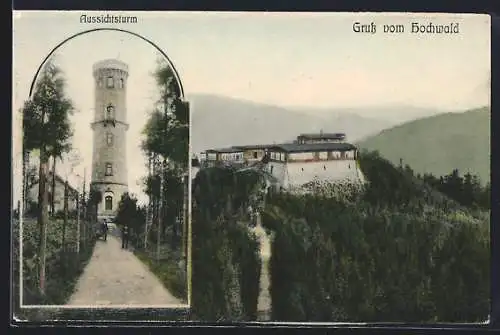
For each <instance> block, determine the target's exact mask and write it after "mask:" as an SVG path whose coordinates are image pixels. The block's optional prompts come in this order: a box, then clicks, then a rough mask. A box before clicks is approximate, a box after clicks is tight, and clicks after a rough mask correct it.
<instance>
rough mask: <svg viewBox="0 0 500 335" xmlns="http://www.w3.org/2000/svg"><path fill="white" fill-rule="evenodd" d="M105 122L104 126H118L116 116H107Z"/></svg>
mask: <svg viewBox="0 0 500 335" xmlns="http://www.w3.org/2000/svg"><path fill="white" fill-rule="evenodd" d="M103 122H104V127H107V126H108V125H112V126H113V127H116V119H114V118H106V119H104V120H103Z"/></svg>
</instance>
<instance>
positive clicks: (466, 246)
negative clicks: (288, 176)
mask: <svg viewBox="0 0 500 335" xmlns="http://www.w3.org/2000/svg"><path fill="white" fill-rule="evenodd" d="M360 166H361V169H362V171H363V173H364V174H365V176H366V178H367V180H368V181H369V182H368V184H367V185H366V186H365V187H364V188H362V189H359V188H352V190H353V192H351V193H350V194H344V195H342V196H336V197H332V196H331V194H332V192H331V191H328V190H327V191H326V192H315V193H309V194H301V195H298V194H290V193H277V192H268V193H267V195H265V196H263V192H262V190H263V189H265V186H264V185H265V176H264V175H263V174H262V173H261V172H260V171H248V170H247V171H244V172H242V171H239V170H236V169H234V168H211V169H203V170H201V171H200V172H199V174H198V175H197V177H196V179H195V181H194V184H193V217H192V226H193V245H192V250H193V251H192V257H193V263H192V269H193V270H192V271H193V284H192V285H193V292H192V308H193V317H194V318H195V319H203V320H232V321H237V320H255V319H256V317H257V311H256V308H257V299H258V294H259V278H260V269H261V268H260V266H261V260H260V258H259V243H258V242H257V240H256V237H255V235H254V234H253V233H252V231H251V230H250V229H249V227H251V226H253V225H254V223H255V221H254V220H253V218H254V216H255V212H256V211H258V212H260V213H261V216H262V224H263V226H264V228H265V229H266V231H267V233H268V234H269V236H272V245H271V249H272V254H271V259H270V262H269V265H268V266H269V273H270V295H271V301H272V303H271V313H270V314H271V316H270V319H271V320H274V321H302V322H304V321H318V322H319V321H345V322H349V321H350V322H354V321H385V322H390V321H393V322H394V321H404V322H466V321H468V322H475V321H483V320H485V319H486V318H487V316H488V313H489V308H490V300H489V296H490V294H489V289H490V247H489V236H490V235H489V229H490V217H489V192H490V186H486V187H483V186H480V182H479V180H478V178H477V177H474V176H472V175H468V174H466V175H465V176H461V175H460V174H459V171H456V170H455V171H450V174H449V175H445V176H439V177H438V176H432V175H423V176H421V175H416V174H414V173H413V171H412V170H411V168H410V167H409V166H405V167H403V166H400V167H395V166H393V165H392V164H391V163H390V162H388V161H387V160H386V159H384V158H383V157H381V156H380V155H379V154H378V153H377V152H363V153H362V154H361V155H360ZM326 187H331V188H332V189H335V188H336V186H335V185H333V184H332V185H330V186H326ZM236 242H237V243H236ZM203 288H204V289H203ZM208 288H209V289H208Z"/></svg>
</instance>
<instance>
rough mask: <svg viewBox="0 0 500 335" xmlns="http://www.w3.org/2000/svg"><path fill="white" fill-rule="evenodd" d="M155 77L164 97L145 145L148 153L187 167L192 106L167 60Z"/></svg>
mask: <svg viewBox="0 0 500 335" xmlns="http://www.w3.org/2000/svg"><path fill="white" fill-rule="evenodd" d="M155 79H156V83H157V86H158V88H159V91H160V92H159V93H160V99H159V100H158V102H157V104H156V108H155V109H154V110H153V111H152V113H151V114H150V117H149V119H148V121H147V123H146V126H145V128H144V130H143V133H144V135H146V138H145V139H144V141H143V143H142V148H143V151H144V152H145V153H147V154H155V155H160V156H162V157H163V158H164V159H167V160H169V161H172V162H175V165H174V167H175V168H179V169H181V170H183V169H186V168H187V164H188V158H189V157H188V152H189V108H188V105H187V104H186V103H185V102H183V101H182V100H181V97H180V88H179V83H178V82H177V81H176V79H175V76H174V73H173V71H172V69H171V67H170V66H169V65H168V64H166V62H159V64H158V67H157V70H156V72H155Z"/></svg>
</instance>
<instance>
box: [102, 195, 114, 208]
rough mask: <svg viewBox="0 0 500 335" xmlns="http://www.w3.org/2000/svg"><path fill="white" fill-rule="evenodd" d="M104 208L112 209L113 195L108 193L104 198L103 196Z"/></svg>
mask: <svg viewBox="0 0 500 335" xmlns="http://www.w3.org/2000/svg"><path fill="white" fill-rule="evenodd" d="M104 208H105V209H106V210H107V211H111V210H113V197H112V196H110V195H108V196H106V198H104Z"/></svg>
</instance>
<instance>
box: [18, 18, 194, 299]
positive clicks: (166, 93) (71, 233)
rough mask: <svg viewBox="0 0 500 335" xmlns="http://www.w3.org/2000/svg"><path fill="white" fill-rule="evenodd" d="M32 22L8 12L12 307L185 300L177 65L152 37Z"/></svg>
mask: <svg viewBox="0 0 500 335" xmlns="http://www.w3.org/2000/svg"><path fill="white" fill-rule="evenodd" d="M39 19H40V18H37V17H36V16H35V17H32V18H31V19H29V18H26V19H25V20H22V19H21V20H20V21H19V22H18V23H17V34H16V37H17V38H16V40H17V43H16V44H15V47H14V50H15V54H16V56H15V60H16V61H15V62H16V66H15V79H14V85H15V92H16V98H15V101H14V106H13V107H14V109H13V111H14V119H16V120H15V122H14V128H13V134H14V136H13V137H14V142H16V141H17V142H16V143H14V161H15V163H14V171H13V176H14V191H13V197H14V199H13V200H14V204H15V205H14V206H15V208H14V212H15V213H14V214H15V215H14V220H13V227H14V230H15V233H16V234H17V235H16V236H17V237H16V238H14V242H15V243H14V254H15V257H16V261H15V266H16V267H15V279H16V281H17V283H16V285H15V296H16V299H18V300H17V304H18V306H20V307H24V308H27V307H30V306H31V307H44V306H45V307H47V306H62V307H68V308H89V307H93V308H95V307H100V308H102V307H106V308H151V307H157V308H159V307H162V308H163V307H169V308H180V307H182V308H186V307H187V306H188V303H189V301H188V300H189V292H188V289H189V285H188V281H189V280H188V279H189V272H190V269H189V261H188V254H189V246H188V240H189V239H188V232H189V227H188V225H189V217H188V216H189V215H188V212H189V209H188V208H189V196H188V194H189V188H190V179H189V169H190V164H191V163H190V160H189V157H190V156H189V104H188V102H187V101H186V100H185V98H184V92H183V87H182V83H181V80H180V78H179V76H178V74H177V71H176V69H175V67H174V64H173V63H172V62H171V60H170V59H168V58H167V56H166V53H165V52H164V51H163V50H162V49H161V47H163V46H161V45H155V44H154V36H153V37H152V38H151V40H148V39H147V37H148V36H142V35H141V34H138V33H134V32H130V31H125V30H119V29H109V28H104V29H94V30H92V31H89V29H87V30H85V29H81V28H85V27H84V26H80V29H79V31H76V32H75V34H58V35H57V36H59V39H58V40H57V41H55V40H54V39H52V38H49V37H48V35H47V34H45V33H47V31H49V30H51V29H55V28H57V25H53V26H51V27H40V25H38V23H37V21H38V20H39ZM38 29H41V30H42V31H44V32H45V33H41V32H38V31H37V30H38ZM34 36H38V37H39V39H38V40H37V39H35V38H34ZM16 162H17V163H16Z"/></svg>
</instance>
